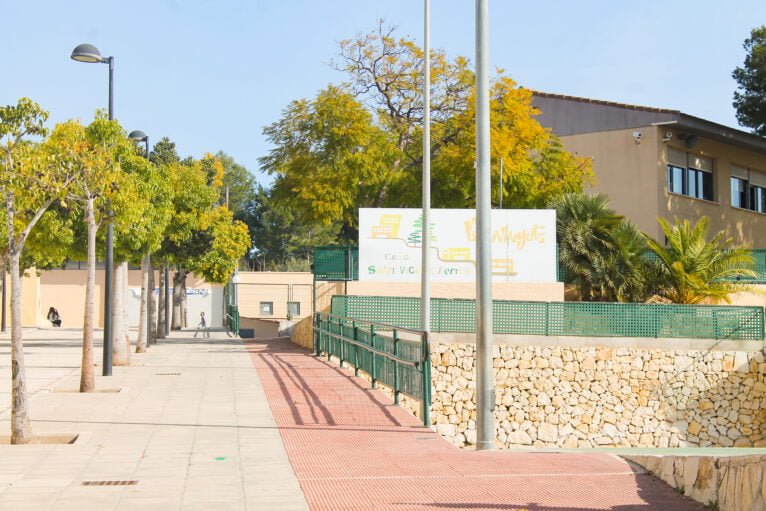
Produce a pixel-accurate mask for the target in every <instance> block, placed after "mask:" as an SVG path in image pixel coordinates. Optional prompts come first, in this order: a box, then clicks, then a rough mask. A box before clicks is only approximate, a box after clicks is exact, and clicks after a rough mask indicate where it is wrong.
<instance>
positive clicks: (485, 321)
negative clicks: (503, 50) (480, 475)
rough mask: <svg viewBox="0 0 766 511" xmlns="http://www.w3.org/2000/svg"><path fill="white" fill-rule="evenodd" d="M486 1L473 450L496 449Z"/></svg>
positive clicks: (480, 77) (481, 16)
mask: <svg viewBox="0 0 766 511" xmlns="http://www.w3.org/2000/svg"><path fill="white" fill-rule="evenodd" d="M487 10H488V0H476V162H477V166H476V425H477V432H476V449H478V450H492V449H494V447H495V421H494V414H493V412H494V408H495V390H494V378H493V374H492V371H493V369H492V274H491V259H492V254H491V245H490V240H491V238H490V236H491V234H492V226H491V220H490V214H491V211H492V202H491V198H492V191H491V181H490V168H489V167H490V146H489V144H490V141H489V29H488V25H489V22H488V18H489V17H488V13H487Z"/></svg>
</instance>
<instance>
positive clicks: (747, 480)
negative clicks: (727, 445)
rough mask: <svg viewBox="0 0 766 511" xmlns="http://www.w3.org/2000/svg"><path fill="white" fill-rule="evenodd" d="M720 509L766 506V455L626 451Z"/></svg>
mask: <svg viewBox="0 0 766 511" xmlns="http://www.w3.org/2000/svg"><path fill="white" fill-rule="evenodd" d="M623 458H626V459H628V460H630V461H632V462H634V463H638V464H639V465H641V466H643V467H644V468H645V469H647V470H648V471H649V472H652V473H653V474H654V475H655V476H657V477H659V478H660V479H662V480H663V481H665V482H666V483H668V484H669V485H670V486H672V487H674V488H677V489H678V490H679V491H681V492H683V494H684V495H687V496H689V497H691V498H693V499H694V500H696V501H698V502H702V503H703V504H708V505H709V507H710V508H711V509H718V510H719V511H743V510H761V509H766V477H764V475H765V474H764V467H766V456H763V455H746V456H718V457H716V456H682V455H681V456H674V455H671V454H663V455H642V454H636V455H623Z"/></svg>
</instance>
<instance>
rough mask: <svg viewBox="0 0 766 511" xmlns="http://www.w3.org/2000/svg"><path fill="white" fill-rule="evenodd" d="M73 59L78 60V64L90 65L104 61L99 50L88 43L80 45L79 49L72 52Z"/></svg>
mask: <svg viewBox="0 0 766 511" xmlns="http://www.w3.org/2000/svg"><path fill="white" fill-rule="evenodd" d="M71 57H72V60H76V61H78V62H87V63H89V64H94V63H100V62H103V61H104V59H103V58H102V57H101V53H100V52H99V51H98V49H97V48H96V47H95V46H93V45H92V44H87V43H84V44H78V45H77V47H76V48H75V49H74V50H72V55H71Z"/></svg>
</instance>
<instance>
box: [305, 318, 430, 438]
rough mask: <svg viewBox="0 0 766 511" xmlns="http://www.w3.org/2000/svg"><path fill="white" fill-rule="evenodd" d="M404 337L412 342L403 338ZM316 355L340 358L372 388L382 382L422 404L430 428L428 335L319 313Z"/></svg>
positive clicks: (397, 396) (394, 390)
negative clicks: (362, 374)
mask: <svg viewBox="0 0 766 511" xmlns="http://www.w3.org/2000/svg"><path fill="white" fill-rule="evenodd" d="M401 334H405V335H406V336H407V337H411V338H410V339H402V338H401V337H400V335H401ZM314 353H315V354H316V355H317V356H320V355H321V354H322V353H324V354H326V355H327V360H330V358H331V357H337V358H338V360H339V361H340V364H341V365H342V364H343V362H346V363H348V364H350V365H352V366H353V367H354V374H355V375H357V376H358V375H359V371H363V372H364V373H366V374H367V375H369V377H370V379H371V383H372V386H373V387H375V385H376V384H377V383H378V382H380V383H382V384H383V385H386V386H387V387H390V388H391V389H392V390H393V392H394V402H395V403H397V404H399V396H400V394H404V395H405V396H408V397H411V398H413V399H416V400H418V401H420V402H421V418H422V420H423V424H424V425H426V426H430V425H431V418H430V410H431V358H430V351H429V346H428V333H427V332H423V331H420V330H414V329H409V328H400V327H397V326H391V325H386V324H383V323H377V322H374V321H359V320H354V319H350V318H347V317H343V316H337V315H333V314H327V313H323V312H317V313H316V314H315V315H314Z"/></svg>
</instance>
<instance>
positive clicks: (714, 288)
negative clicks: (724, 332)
mask: <svg viewBox="0 0 766 511" xmlns="http://www.w3.org/2000/svg"><path fill="white" fill-rule="evenodd" d="M658 222H659V223H660V226H661V227H662V230H663V232H664V233H665V237H666V238H667V240H668V241H667V246H661V245H660V244H659V243H657V242H656V241H655V240H653V239H651V238H650V237H648V236H646V235H644V238H645V240H646V243H647V245H648V246H649V248H650V249H651V250H652V251H653V252H654V253H655V254H657V257H658V258H659V259H660V264H661V266H662V268H663V273H664V276H665V278H664V280H665V286H664V287H663V289H661V290H660V292H659V294H660V295H661V296H664V297H665V298H667V299H669V300H671V301H672V302H674V303H700V302H702V301H703V300H711V301H716V302H717V301H721V300H723V301H725V302H726V303H730V302H731V300H730V299H729V295H730V294H731V293H734V292H737V291H747V290H748V289H749V288H750V286H749V285H747V284H746V283H743V282H738V281H736V280H734V279H737V278H742V277H744V278H755V277H757V274H756V272H755V271H753V269H752V268H753V264H754V260H753V257H752V255H750V252H749V251H748V250H747V249H745V248H742V247H733V246H732V239H731V238H726V237H725V233H724V231H721V232H719V233H718V234H716V235H715V236H713V238H712V239H711V240H710V241H709V242H708V241H707V233H708V228H709V226H710V219H709V218H708V217H702V218H700V219H699V221H698V222H697V223H696V224H695V225H691V224H690V223H689V221H688V220H684V221H683V222H679V221H678V220H676V223H675V225H670V223H669V222H668V221H667V220H665V219H664V218H659V219H658Z"/></svg>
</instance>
